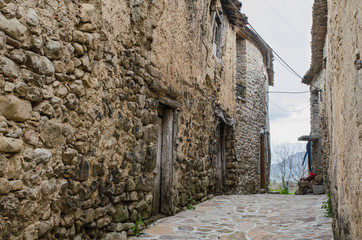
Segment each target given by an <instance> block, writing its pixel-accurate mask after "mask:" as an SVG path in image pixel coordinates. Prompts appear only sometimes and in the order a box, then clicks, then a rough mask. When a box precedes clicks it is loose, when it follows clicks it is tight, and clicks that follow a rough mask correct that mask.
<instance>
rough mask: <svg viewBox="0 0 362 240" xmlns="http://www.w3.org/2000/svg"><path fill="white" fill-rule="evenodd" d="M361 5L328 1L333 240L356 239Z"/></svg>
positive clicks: (360, 194) (361, 131)
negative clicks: (358, 63) (358, 62)
mask: <svg viewBox="0 0 362 240" xmlns="http://www.w3.org/2000/svg"><path fill="white" fill-rule="evenodd" d="M360 9H362V2H361V1H359V0H354V1H345V2H341V1H335V0H331V1H328V32H327V39H328V40H327V41H328V44H327V49H328V50H327V66H326V92H325V98H326V102H327V104H326V120H327V126H326V127H327V129H326V130H327V131H328V133H329V144H330V149H329V165H330V167H329V181H330V184H331V186H330V190H331V195H332V202H333V204H334V209H335V210H336V211H335V212H334V221H333V224H334V230H335V238H336V239H361V238H362V229H361V219H362V189H361V187H362V185H361V176H362V165H361V164H362V161H361V159H362V70H361V67H358V66H357V64H356V63H357V62H356V61H357V60H361V54H362V52H361V50H362V42H361V38H362V31H361V27H362V22H361V20H362V12H361V11H360Z"/></svg>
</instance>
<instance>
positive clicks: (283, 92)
mask: <svg viewBox="0 0 362 240" xmlns="http://www.w3.org/2000/svg"><path fill="white" fill-rule="evenodd" d="M267 93H285V94H303V93H310V91H303V92H293V91H291V92H283V91H269V92H267Z"/></svg>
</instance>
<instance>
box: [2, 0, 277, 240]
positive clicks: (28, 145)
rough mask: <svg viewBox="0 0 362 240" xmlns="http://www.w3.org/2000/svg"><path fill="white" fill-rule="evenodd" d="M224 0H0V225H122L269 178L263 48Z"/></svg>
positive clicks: (32, 235) (5, 228)
mask: <svg viewBox="0 0 362 240" xmlns="http://www.w3.org/2000/svg"><path fill="white" fill-rule="evenodd" d="M240 7H241V4H240V3H239V2H238V1H237V0H232V1H231V0H221V1H219V0H204V1H189V0H182V1H151V0H145V1H137V0H132V1H128V0H127V1H126V0H120V1H112V0H88V1H86V0H84V1H71V0H65V1H38V0H26V1H13V0H5V1H0V238H1V239H55V238H58V239H100V238H103V237H106V238H108V239H111V238H112V237H114V238H115V239H122V238H125V237H126V235H127V233H128V234H132V231H130V229H131V228H132V227H133V226H134V222H135V221H136V220H137V218H138V217H142V219H143V220H145V221H146V222H150V221H152V220H154V219H156V218H157V217H158V216H160V214H163V215H171V214H174V213H175V212H178V211H181V210H183V209H184V208H185V206H186V205H187V204H188V201H189V199H193V200H196V201H198V202H199V201H204V200H206V199H207V198H209V197H212V195H215V194H223V193H228V194H229V193H230V194H231V193H257V192H260V191H261V189H265V188H266V187H267V185H268V179H269V168H270V154H269V131H268V129H269V122H268V105H267V89H268V87H269V85H271V84H273V70H272V67H273V66H272V54H271V52H270V50H269V49H268V48H267V47H266V46H265V45H264V43H263V42H262V40H261V39H259V38H258V36H257V35H256V34H255V33H253V32H252V31H251V30H250V29H249V28H248V27H247V26H246V17H245V16H244V15H241V14H240V13H239V10H240Z"/></svg>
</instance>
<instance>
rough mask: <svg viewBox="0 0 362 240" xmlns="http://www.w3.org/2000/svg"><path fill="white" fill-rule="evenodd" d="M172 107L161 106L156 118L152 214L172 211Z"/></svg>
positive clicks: (167, 213)
mask: <svg viewBox="0 0 362 240" xmlns="http://www.w3.org/2000/svg"><path fill="white" fill-rule="evenodd" d="M172 159H173V109H171V108H167V107H164V106H161V107H160V108H159V118H158V142H157V162H156V167H155V170H154V172H153V173H154V176H155V178H154V186H153V205H152V215H157V214H159V213H161V214H166V215H169V214H171V213H172V196H171V188H172V178H173V171H172V169H173V160H172Z"/></svg>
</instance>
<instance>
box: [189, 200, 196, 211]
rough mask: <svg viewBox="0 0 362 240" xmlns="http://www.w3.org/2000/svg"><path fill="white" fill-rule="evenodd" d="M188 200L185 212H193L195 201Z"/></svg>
mask: <svg viewBox="0 0 362 240" xmlns="http://www.w3.org/2000/svg"><path fill="white" fill-rule="evenodd" d="M187 200H188V204H187V210H191V209H192V210H195V209H196V208H195V205H196V200H194V199H192V198H189V199H187Z"/></svg>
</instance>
